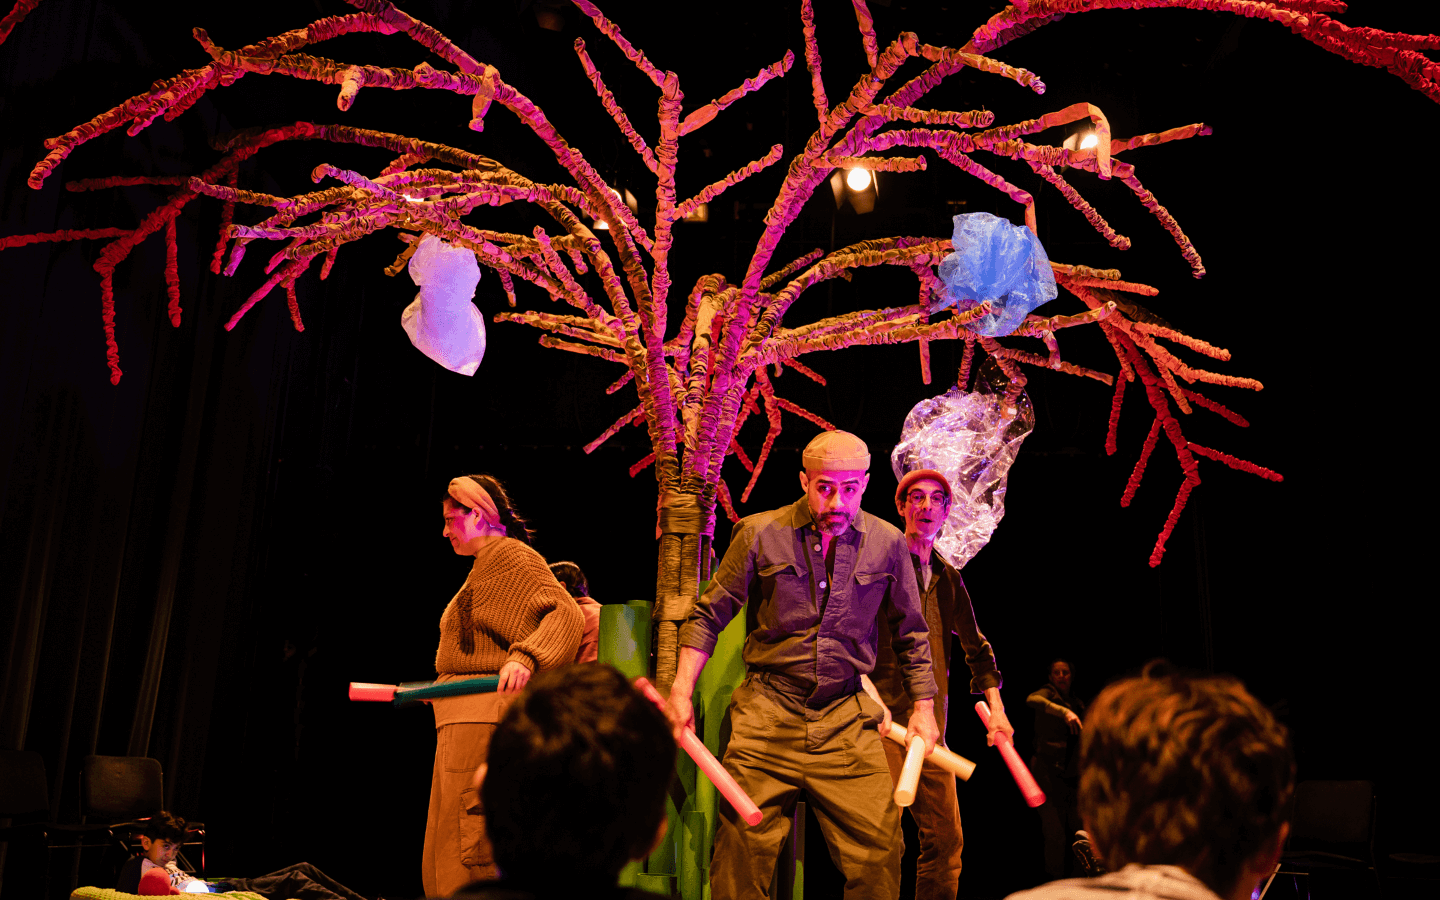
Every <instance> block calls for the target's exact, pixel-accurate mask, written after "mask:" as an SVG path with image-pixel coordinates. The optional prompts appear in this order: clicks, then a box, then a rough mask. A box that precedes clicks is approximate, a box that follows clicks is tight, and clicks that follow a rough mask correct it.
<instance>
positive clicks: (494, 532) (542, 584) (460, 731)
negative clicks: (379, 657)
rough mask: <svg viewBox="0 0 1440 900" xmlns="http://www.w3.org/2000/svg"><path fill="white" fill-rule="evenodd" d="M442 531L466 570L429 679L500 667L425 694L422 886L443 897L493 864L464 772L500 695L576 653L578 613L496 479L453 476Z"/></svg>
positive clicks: (487, 732) (498, 710) (484, 741)
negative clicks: (431, 718) (456, 692)
mask: <svg viewBox="0 0 1440 900" xmlns="http://www.w3.org/2000/svg"><path fill="white" fill-rule="evenodd" d="M444 514H445V530H444V532H442V533H443V535H444V536H445V537H446V538H447V539H448V540H449V541H450V546H452V547H453V548H455V552H456V553H457V554H459V555H461V556H473V557H475V564H474V565H473V566H472V567H471V569H470V576H469V577H468V578H466V579H465V584H464V585H463V586H462V587H461V588H460V592H459V593H458V594H456V595H455V598H454V599H453V600H451V601H450V603H449V605H448V606H446V607H445V613H444V614H443V615H442V616H441V617H440V647H439V649H438V650H437V651H436V653H435V671H436V673H438V676H439V677H438V678H436V682H437V683H439V682H444V681H450V680H453V679H456V678H467V677H474V676H476V675H499V677H500V688H499V691H498V692H496V693H493V694H471V695H468V696H462V697H447V698H444V699H437V700H434V701H432V702H433V705H434V708H435V729H436V736H435V772H434V776H433V778H432V780H431V783H430V813H429V819H428V821H427V823H426V827H425V855H424V861H423V864H422V865H423V871H422V877H423V880H424V883H425V896H427V897H448V896H449V895H451V894H453V893H455V892H456V891H458V890H459V889H460V888H461V887H463V886H464V885H466V884H468V883H470V882H471V881H474V880H475V879H477V878H494V877H495V874H496V869H495V865H494V861H493V859H492V855H491V849H490V841H489V839H488V838H487V837H486V835H485V817H484V815H483V814H482V811H481V806H480V798H479V795H478V793H477V792H476V790H475V788H474V786H473V785H472V784H471V776H472V775H473V774H474V772H475V770H476V768H477V767H479V765H480V764H481V763H483V762H484V761H485V756H486V751H487V749H488V748H489V745H490V736H491V735H492V734H494V732H495V723H497V722H499V721H500V717H501V716H502V715H503V714H504V712H505V708H506V706H507V705H508V703H509V701H510V700H512V699H514V696H515V694H516V693H517V692H518V691H519V690H520V689H521V688H523V687H524V686H525V683H526V682H527V681H529V680H530V676H531V674H532V673H534V672H538V671H544V670H546V669H553V668H556V667H558V666H561V665H564V664H566V663H569V662H572V661H573V660H574V659H575V652H576V650H577V649H578V648H579V646H580V635H581V632H582V630H583V629H584V617H583V616H582V615H581V614H580V608H579V607H577V606H576V605H575V601H574V600H572V599H571V598H570V595H569V594H567V593H566V592H565V589H564V588H563V587H561V586H560V583H559V582H558V581H556V580H555V576H554V575H552V574H550V569H549V567H548V566H546V565H545V560H544V559H543V558H542V557H541V556H540V554H539V553H536V552H535V551H534V550H533V549H532V548H531V547H530V529H529V528H528V527H527V526H526V524H525V520H523V519H521V518H520V516H519V515H517V514H516V512H515V509H514V507H513V506H511V504H510V498H509V497H508V496H507V495H506V493H505V489H504V488H503V487H502V486H501V485H500V482H498V481H496V480H495V479H494V478H491V477H490V476H488V475H462V476H461V477H459V478H456V479H453V480H452V481H451V482H450V486H449V488H448V490H447V491H446V496H445V501H444Z"/></svg>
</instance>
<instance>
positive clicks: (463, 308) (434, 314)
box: [400, 234, 485, 375]
mask: <svg viewBox="0 0 1440 900" xmlns="http://www.w3.org/2000/svg"><path fill="white" fill-rule="evenodd" d="M409 269H410V280H411V281H413V282H415V284H416V286H417V287H419V288H420V293H418V294H416V295H415V300H414V301H413V302H412V303H411V304H410V305H409V306H407V307H405V311H404V312H403V313H401V314H400V326H401V327H402V328H404V329H405V333H406V334H408V335H410V343H412V344H414V345H415V349H417V350H419V351H420V352H421V353H423V354H425V355H426V356H428V357H430V358H431V359H433V360H435V361H436V362H437V363H439V364H440V365H442V366H444V367H445V368H447V369H449V370H450V371H452V372H459V373H460V374H461V375H474V374H475V370H476V369H478V368H480V360H481V359H482V358H484V356H485V319H484V317H483V316H482V315H481V314H480V310H479V309H477V308H476V306H475V304H474V302H472V300H473V298H474V296H475V286H476V285H478V284H479V283H480V265H479V263H477V262H476V261H475V254H474V253H472V252H470V251H469V250H466V249H465V248H464V247H453V246H451V245H450V244H447V243H445V242H444V241H442V240H440V239H439V238H437V237H435V236H434V235H431V234H427V235H425V237H424V238H423V239H422V240H421V241H420V247H419V249H417V250H416V251H415V255H414V256H412V257H410V266H409Z"/></svg>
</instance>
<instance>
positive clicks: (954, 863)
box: [867, 469, 1015, 900]
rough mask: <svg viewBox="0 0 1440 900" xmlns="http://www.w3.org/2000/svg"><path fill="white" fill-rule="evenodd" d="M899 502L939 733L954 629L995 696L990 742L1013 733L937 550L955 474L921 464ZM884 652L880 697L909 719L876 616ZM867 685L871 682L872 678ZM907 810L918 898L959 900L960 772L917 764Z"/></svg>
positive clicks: (893, 748)
mask: <svg viewBox="0 0 1440 900" xmlns="http://www.w3.org/2000/svg"><path fill="white" fill-rule="evenodd" d="M895 508H896V510H898V511H899V513H900V517H901V518H902V519H904V520H905V543H906V544H907V546H908V547H909V551H910V562H911V564H912V565H913V566H914V568H915V577H916V581H917V583H918V584H919V586H920V608H921V611H922V613H923V614H924V616H925V623H926V625H927V626H928V627H929V630H930V658H931V660H933V661H934V664H935V683H936V686H937V687H938V688H939V691H938V692H937V694H936V696H935V721H936V722H937V723H938V724H939V726H940V741H941V742H942V743H943V742H944V740H945V715H946V708H947V703H946V701H947V699H948V698H947V694H948V687H949V681H950V677H949V676H950V658H951V657H950V652H951V648H952V644H953V641H952V636H953V637H958V638H960V647H961V649H962V650H964V652H965V662H966V664H967V665H968V666H969V668H970V692H971V693H973V694H979V693H983V694H984V695H985V700H986V702H988V703H989V704H990V735H989V740H990V743H991V745H993V744H994V742H995V735H996V734H997V733H998V732H1001V731H1003V732H1005V733H1006V734H1009V735H1013V734H1014V733H1015V729H1014V728H1012V727H1010V720H1009V719H1007V718H1006V717H1005V704H1004V703H1002V702H1001V700H1000V685H1001V678H1000V671H999V670H998V669H996V668H995V652H994V651H993V650H992V649H991V648H990V642H989V641H987V640H985V635H983V634H981V633H980V629H979V627H978V626H976V624H975V611H974V609H973V608H971V606H970V594H969V593H968V592H967V591H966V590H965V582H964V580H962V579H961V578H960V573H959V572H958V571H956V569H955V567H954V566H952V565H950V563H948V562H946V561H945V560H944V559H942V558H941V557H940V555H939V554H938V553H936V552H935V538H937V537H939V535H940V529H941V527H942V526H943V525H944V524H945V519H946V518H947V517H948V516H949V515H950V482H949V480H948V479H946V478H945V476H944V475H942V474H941V473H939V472H937V471H935V470H934V469H916V470H915V471H913V472H909V473H907V474H906V475H905V477H904V478H901V479H900V486H899V487H898V488H897V489H896V491H895ZM876 628H877V630H878V631H879V634H880V652H879V657H878V658H877V659H876V662H875V671H874V672H873V673H872V674H871V675H870V679H869V680H870V681H873V684H874V688H875V689H877V690H878V693H879V698H878V699H879V700H880V702H882V703H884V704H885V706H886V708H887V709H888V710H889V711H890V714H891V715H892V716H893V717H894V720H895V721H896V722H898V723H900V724H902V725H903V724H906V723H907V722H908V721H909V719H910V717H911V716H912V715H913V713H912V712H911V703H910V698H909V697H908V696H907V695H906V692H905V677H904V670H903V669H902V667H901V664H900V660H899V658H898V657H896V655H895V652H894V651H893V650H892V649H891V648H890V640H889V639H890V623H889V621H888V620H887V619H886V618H885V616H883V615H882V616H880V617H878V620H877V621H876ZM867 689H868V686H867ZM885 756H886V759H887V760H888V761H889V763H890V775H891V777H892V778H894V779H896V780H898V779H899V777H900V768H901V766H902V765H903V764H904V754H903V752H902V749H901V747H900V745H899V744H896V743H894V742H891V741H886V742H885ZM918 787H919V789H918V790H917V791H916V794H915V803H914V805H912V806H911V807H910V815H911V816H912V817H913V818H914V819H915V825H916V828H917V830H918V831H919V833H920V860H919V862H918V864H917V865H916V869H915V898H916V900H954V898H955V892H956V891H957V890H958V889H959V884H960V851H961V849H962V848H963V847H964V843H965V842H964V836H963V832H962V831H961V830H960V805H959V803H958V802H957V799H956V796H955V776H954V775H951V774H950V773H949V772H946V771H945V770H944V769H942V768H940V767H939V766H937V765H935V764H934V763H933V762H930V761H928V760H927V761H926V762H925V765H924V766H922V767H921V769H920V784H919V786H918Z"/></svg>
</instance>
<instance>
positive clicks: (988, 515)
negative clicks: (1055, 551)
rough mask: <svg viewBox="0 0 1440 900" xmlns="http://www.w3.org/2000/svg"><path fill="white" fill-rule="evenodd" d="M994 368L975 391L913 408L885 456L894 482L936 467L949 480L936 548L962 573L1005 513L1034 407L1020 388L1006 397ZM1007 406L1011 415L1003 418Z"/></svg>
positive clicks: (953, 392)
mask: <svg viewBox="0 0 1440 900" xmlns="http://www.w3.org/2000/svg"><path fill="white" fill-rule="evenodd" d="M1005 382H1006V379H1005V376H1004V373H1003V372H1001V371H1000V367H999V366H996V365H995V364H994V363H993V362H992V361H991V360H988V359H987V360H986V361H985V365H983V366H982V367H981V369H980V371H979V372H978V373H977V374H976V385H975V390H974V391H973V392H967V391H963V390H961V389H960V387H959V386H958V385H956V386H955V387H953V388H951V389H950V390H949V391H948V392H947V393H944V394H941V395H940V396H938V397H932V398H930V399H929V400H922V401H920V402H919V403H917V404H915V408H914V409H912V410H910V414H909V415H908V416H906V417H905V424H904V426H902V427H901V429H900V442H899V443H897V444H896V445H895V449H894V451H892V452H891V454H890V466H891V468H892V469H894V471H895V478H896V480H897V481H898V480H899V479H901V478H903V477H904V476H905V473H907V472H913V471H914V470H916V469H934V470H936V471H937V472H939V473H940V474H942V475H944V476H945V478H946V479H947V480H948V481H949V482H950V490H951V492H952V496H951V497H950V515H949V516H947V517H946V519H945V524H944V525H942V526H941V529H940V536H939V537H938V538H936V540H935V550H936V551H937V552H938V553H939V554H940V556H941V557H942V558H943V559H944V560H945V561H946V562H948V563H950V565H952V566H954V567H955V568H957V569H960V568H964V566H965V564H966V563H967V562H969V561H970V560H971V559H972V558H973V557H974V556H975V554H976V553H979V552H980V549H981V548H982V547H984V546H985V545H986V544H987V543H989V542H990V536H991V535H992V534H994V533H995V527H996V526H997V525H999V524H1000V520H1001V518H1003V517H1004V515H1005V488H1006V483H1007V481H1008V477H1009V474H1010V466H1011V465H1012V464H1013V463H1014V462H1015V457H1016V455H1017V454H1018V453H1019V452H1020V444H1021V442H1023V441H1024V440H1025V437H1026V435H1028V434H1029V433H1030V432H1031V431H1032V430H1033V429H1034V427H1035V410H1034V408H1033V407H1032V406H1031V405H1030V398H1029V397H1028V396H1027V395H1026V394H1025V393H1024V392H1023V391H1022V392H1020V394H1019V396H1018V398H1017V399H1015V400H1014V401H1013V403H1012V401H1010V400H1009V399H1007V397H1006V392H1005V387H1006V386H1007V385H1006V383H1005ZM1006 407H1011V408H1013V409H1014V411H1015V412H1014V415H1012V416H1010V417H1008V418H1007V417H1006V416H1005V415H1004V412H1005V411H1006Z"/></svg>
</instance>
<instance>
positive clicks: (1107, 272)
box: [1050, 260, 1143, 293]
mask: <svg viewBox="0 0 1440 900" xmlns="http://www.w3.org/2000/svg"><path fill="white" fill-rule="evenodd" d="M1050 268H1051V269H1052V270H1053V271H1054V272H1055V276H1056V278H1057V279H1059V278H1061V277H1062V276H1063V277H1064V278H1066V279H1068V280H1069V281H1071V282H1072V283H1073V282H1076V280H1077V279H1084V278H1093V279H1096V280H1098V281H1119V280H1120V270H1119V269H1092V268H1090V267H1089V266H1072V265H1067V264H1066V263H1057V262H1055V261H1054V260H1051V262H1050ZM1121 290H1124V288H1122V289H1121ZM1142 293H1143V292H1142Z"/></svg>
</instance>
